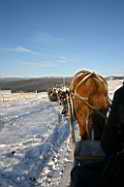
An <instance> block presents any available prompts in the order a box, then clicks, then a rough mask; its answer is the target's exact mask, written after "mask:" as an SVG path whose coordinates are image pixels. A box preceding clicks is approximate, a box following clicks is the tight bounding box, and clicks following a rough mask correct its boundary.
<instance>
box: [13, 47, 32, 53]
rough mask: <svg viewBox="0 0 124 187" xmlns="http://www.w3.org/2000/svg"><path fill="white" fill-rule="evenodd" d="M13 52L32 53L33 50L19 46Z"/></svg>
mask: <svg viewBox="0 0 124 187" xmlns="http://www.w3.org/2000/svg"><path fill="white" fill-rule="evenodd" d="M12 50H13V51H15V52H18V53H32V50H31V49H29V48H25V47H22V46H18V47H16V48H13V49H12Z"/></svg>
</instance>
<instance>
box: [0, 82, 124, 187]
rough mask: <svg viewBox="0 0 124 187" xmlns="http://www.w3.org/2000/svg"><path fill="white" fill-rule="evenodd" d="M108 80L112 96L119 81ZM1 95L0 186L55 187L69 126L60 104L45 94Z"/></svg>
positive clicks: (65, 151) (66, 159)
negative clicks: (63, 116)
mask: <svg viewBox="0 0 124 187" xmlns="http://www.w3.org/2000/svg"><path fill="white" fill-rule="evenodd" d="M108 83H109V95H110V97H111V99H112V97H113V93H114V91H115V90H116V89H117V88H118V87H119V86H120V85H121V84H122V81H119V80H115V81H112V80H111V81H108ZM1 98H2V99H1V100H0V186H2V187H34V186H37V187H59V183H60V179H61V177H62V174H63V169H64V165H65V163H66V162H67V161H68V155H69V150H68V146H67V145H68V137H69V129H68V128H67V127H68V124H67V121H66V120H65V119H64V118H61V115H60V110H61V108H60V106H59V105H58V104H57V103H56V102H50V101H49V100H48V96H47V93H38V94H32V95H30V96H27V95H24V94H23V97H21V96H20V95H19V96H17V95H16V94H15V95H13V94H12V95H8V96H7V97H4V98H3V96H1ZM6 98H7V99H6Z"/></svg>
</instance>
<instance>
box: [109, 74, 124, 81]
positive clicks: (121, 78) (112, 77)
mask: <svg viewBox="0 0 124 187" xmlns="http://www.w3.org/2000/svg"><path fill="white" fill-rule="evenodd" d="M106 79H107V80H117V79H118V80H124V76H114V75H112V76H108V77H106Z"/></svg>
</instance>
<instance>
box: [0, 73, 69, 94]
mask: <svg viewBox="0 0 124 187" xmlns="http://www.w3.org/2000/svg"><path fill="white" fill-rule="evenodd" d="M70 81H71V77H70V78H66V77H65V78H64V80H63V78H62V77H43V78H31V79H21V78H5V79H4V78H0V89H1V90H6V89H7V90H12V92H19V91H24V92H33V91H36V90H37V91H38V92H40V91H47V90H48V89H49V88H53V87H62V85H63V84H65V85H66V86H69V84H70Z"/></svg>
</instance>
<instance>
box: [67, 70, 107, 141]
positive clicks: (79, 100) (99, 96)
mask: <svg viewBox="0 0 124 187" xmlns="http://www.w3.org/2000/svg"><path fill="white" fill-rule="evenodd" d="M70 103H71V108H73V113H75V116H76V119H77V122H78V124H79V130H80V136H81V138H82V139H87V138H90V136H91V130H92V128H93V126H92V124H93V122H92V116H93V113H94V112H95V111H100V110H103V111H104V110H107V109H108V107H109V105H110V102H109V98H108V85H107V82H106V80H105V79H104V78H103V77H102V76H101V75H98V74H96V73H92V72H89V71H80V72H78V73H76V74H75V76H74V77H73V79H72V81H71V85H70ZM99 113H100V112H99Z"/></svg>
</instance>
